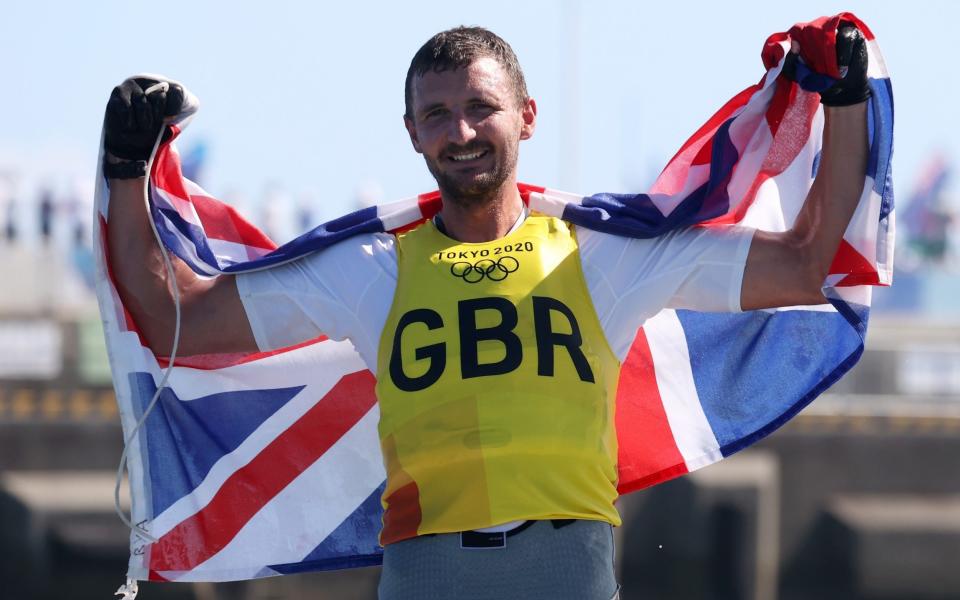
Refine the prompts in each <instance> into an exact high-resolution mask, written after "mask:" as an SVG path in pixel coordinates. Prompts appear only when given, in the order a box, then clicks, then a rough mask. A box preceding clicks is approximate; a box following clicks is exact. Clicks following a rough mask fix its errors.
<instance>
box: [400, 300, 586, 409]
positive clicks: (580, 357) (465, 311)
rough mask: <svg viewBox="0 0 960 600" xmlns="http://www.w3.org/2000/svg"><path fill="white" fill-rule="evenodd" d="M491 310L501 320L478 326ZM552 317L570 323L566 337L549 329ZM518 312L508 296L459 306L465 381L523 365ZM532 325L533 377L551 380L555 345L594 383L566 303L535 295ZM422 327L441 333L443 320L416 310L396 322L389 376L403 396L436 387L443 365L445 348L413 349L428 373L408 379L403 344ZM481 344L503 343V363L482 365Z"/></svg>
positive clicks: (577, 327) (462, 302) (582, 377)
mask: <svg viewBox="0 0 960 600" xmlns="http://www.w3.org/2000/svg"><path fill="white" fill-rule="evenodd" d="M481 310H492V311H496V312H497V313H499V316H500V320H499V323H498V324H497V325H494V326H492V327H479V326H478V325H477V313H478V312H479V311H481ZM551 313H558V314H559V315H560V316H562V317H563V318H565V319H566V321H567V323H568V324H569V325H570V333H561V332H557V331H554V330H553V328H552V325H551ZM518 320H519V314H518V313H517V307H516V306H515V305H514V304H513V303H512V302H510V301H509V300H507V299H506V298H499V297H496V296H490V297H486V298H472V299H469V300H460V301H459V302H457V329H458V335H459V339H460V375H461V377H462V378H463V379H470V378H472V377H488V376H491V375H503V374H505V373H509V372H511V371H514V370H516V369H517V368H518V367H519V366H520V364H521V363H522V362H523V345H522V343H521V342H520V338H519V336H517V334H516V333H514V331H513V330H514V329H515V328H516V326H517V322H518ZM533 323H534V333H535V335H536V340H537V374H538V375H540V376H543V377H552V376H553V373H554V364H555V362H554V361H555V358H556V356H555V354H556V351H557V349H558V348H557V347H558V346H559V347H560V348H562V349H565V350H566V351H567V354H568V355H569V356H570V360H571V362H572V363H573V366H574V368H575V369H576V371H577V376H578V377H580V380H581V381H585V382H588V383H595V381H594V376H593V371H592V370H591V369H590V364H589V362H588V361H587V357H586V356H584V354H583V350H581V349H580V347H581V346H582V345H583V338H582V336H581V334H580V325H579V324H578V323H577V319H576V316H575V315H574V314H573V311H572V310H570V307H568V306H567V305H566V304H564V303H563V302H561V301H560V300H557V299H556V298H551V297H549V296H533ZM415 324H417V325H420V326H426V328H427V329H428V330H431V331H432V330H436V329H442V328H443V327H444V322H443V318H442V317H441V316H440V314H439V313H437V312H436V311H434V310H431V309H429V308H416V309H413V310H410V311H408V312H406V313H404V314H403V315H402V316H401V317H400V319H399V321H398V322H397V330H396V332H395V333H394V336H393V348H392V349H391V352H390V378H391V380H393V384H394V385H395V386H397V388H398V389H401V390H403V391H405V392H416V391H419V390H423V389H426V388H428V387H430V386H431V385H433V384H434V383H436V381H437V380H438V379H440V376H441V375H442V374H443V372H444V370H445V369H446V367H447V344H446V342H436V343H433V344H428V345H425V346H421V347H419V348H417V349H416V350H415V351H414V358H416V360H418V361H421V360H426V361H428V366H427V371H426V372H425V373H424V374H423V375H418V376H416V377H411V376H409V375H407V372H406V371H405V370H404V365H403V356H402V353H401V351H400V348H401V341H402V338H403V334H404V332H405V331H406V330H407V328H409V327H411V326H413V325H415ZM481 341H494V342H499V343H500V344H503V347H504V350H505V353H504V357H503V359H501V360H499V361H497V362H490V363H481V362H480V358H479V346H480V342H481Z"/></svg>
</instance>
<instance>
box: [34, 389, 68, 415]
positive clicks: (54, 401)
mask: <svg viewBox="0 0 960 600" xmlns="http://www.w3.org/2000/svg"><path fill="white" fill-rule="evenodd" d="M63 409H64V406H63V391H61V390H46V391H45V392H44V393H43V396H42V397H41V398H40V415H41V416H42V417H43V418H44V419H51V420H52V419H58V418H60V416H61V415H62V414H63Z"/></svg>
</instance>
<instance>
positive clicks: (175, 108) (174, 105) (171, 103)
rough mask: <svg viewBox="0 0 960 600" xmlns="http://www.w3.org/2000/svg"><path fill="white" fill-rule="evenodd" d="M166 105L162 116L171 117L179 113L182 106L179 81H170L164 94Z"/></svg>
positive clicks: (181, 88) (182, 97) (181, 87)
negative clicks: (168, 87)
mask: <svg viewBox="0 0 960 600" xmlns="http://www.w3.org/2000/svg"><path fill="white" fill-rule="evenodd" d="M166 99H167V101H166V105H165V106H164V110H163V113H162V114H163V116H165V117H173V116H175V115H177V114H179V113H180V110H181V109H182V108H183V99H184V93H183V86H181V85H180V84H179V83H171V84H170V89H168V90H167V94H166Z"/></svg>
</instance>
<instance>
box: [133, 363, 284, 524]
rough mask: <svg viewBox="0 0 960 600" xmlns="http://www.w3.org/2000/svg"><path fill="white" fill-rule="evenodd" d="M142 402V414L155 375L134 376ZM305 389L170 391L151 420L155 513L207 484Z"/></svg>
mask: <svg viewBox="0 0 960 600" xmlns="http://www.w3.org/2000/svg"><path fill="white" fill-rule="evenodd" d="M130 387H131V388H132V389H133V390H134V396H135V397H136V398H138V399H139V401H140V406H139V407H138V408H139V411H138V415H141V414H143V411H144V410H146V408H147V404H148V403H149V402H150V400H151V399H152V398H153V395H154V394H155V393H156V391H157V387H156V385H155V384H154V381H153V377H151V376H150V374H149V373H133V374H131V375H130ZM302 389H303V386H299V387H289V388H280V389H274V390H244V391H240V392H222V393H219V394H211V395H209V396H203V397H201V398H196V399H194V400H187V401H184V400H181V399H180V398H178V397H177V396H176V395H175V394H174V393H173V390H172V389H170V388H169V387H167V388H164V390H163V391H162V392H161V393H160V398H159V399H158V400H157V405H156V406H154V408H153V410H152V411H151V412H150V416H148V417H147V422H146V427H145V428H144V429H145V431H146V438H147V439H146V441H147V451H148V452H147V454H148V460H149V466H150V471H151V472H152V473H154V474H157V475H159V474H162V475H163V476H162V477H155V478H154V480H153V482H152V485H151V490H152V500H153V513H154V514H155V515H158V514H160V513H162V512H163V511H164V510H166V509H167V508H168V507H169V506H170V505H171V504H173V503H174V502H175V501H176V500H177V499H179V498H181V497H183V496H185V495H187V494H189V493H190V492H191V491H192V490H193V489H194V488H196V487H197V486H198V485H199V484H200V482H202V481H203V479H204V477H206V476H207V473H209V472H210V467H212V466H213V464H214V463H216V462H217V461H218V460H220V458H221V457H223V456H224V455H225V454H228V453H230V452H233V451H234V450H236V449H237V447H238V446H239V445H240V443H241V442H243V440H245V439H247V436H249V435H250V434H251V433H252V432H253V430H255V429H256V428H257V427H259V426H260V425H261V424H262V423H263V422H264V421H265V420H266V419H267V418H268V417H270V415H272V414H273V413H275V412H276V411H277V410H278V409H279V408H280V407H281V406H283V405H284V404H286V403H287V402H288V401H289V400H290V399H291V398H293V397H294V396H296V395H297V393H298V392H299V391H300V390H302Z"/></svg>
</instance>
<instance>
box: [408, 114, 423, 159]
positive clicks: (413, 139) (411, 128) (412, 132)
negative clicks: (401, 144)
mask: <svg viewBox="0 0 960 600" xmlns="http://www.w3.org/2000/svg"><path fill="white" fill-rule="evenodd" d="M403 126H404V127H406V128H407V135H409V136H410V143H411V144H413V149H414V150H416V151H417V154H423V149H422V148H420V138H419V137H417V126H416V125H414V123H413V119H411V118H410V117H408V116H407V115H403Z"/></svg>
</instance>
